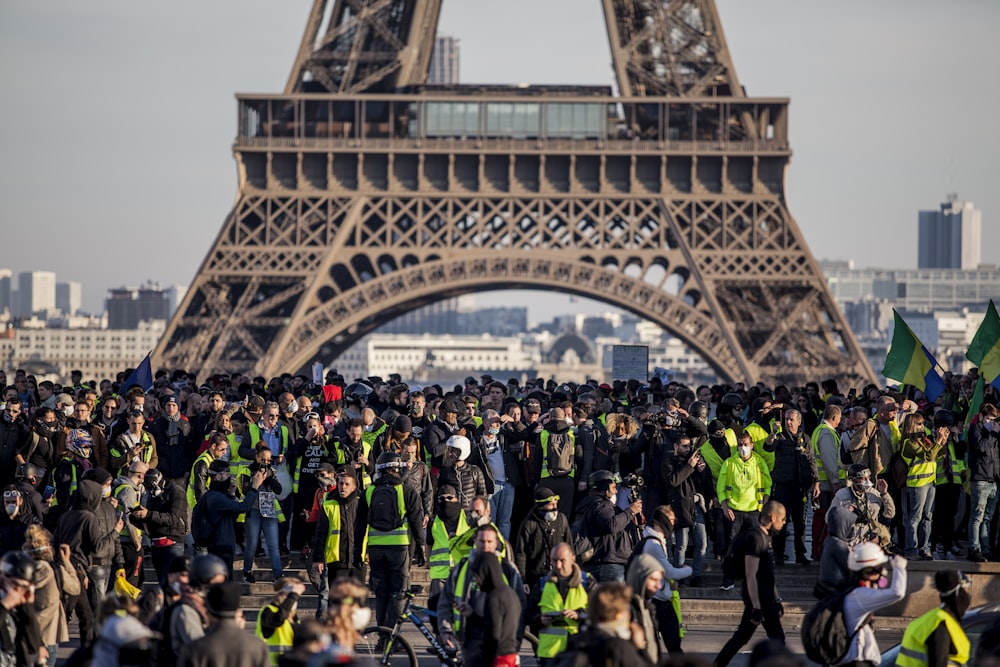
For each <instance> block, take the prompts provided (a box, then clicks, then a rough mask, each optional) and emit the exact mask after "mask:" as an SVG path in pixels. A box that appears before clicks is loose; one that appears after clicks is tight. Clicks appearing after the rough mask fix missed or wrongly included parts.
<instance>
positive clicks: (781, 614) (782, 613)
mask: <svg viewBox="0 0 1000 667" xmlns="http://www.w3.org/2000/svg"><path fill="white" fill-rule="evenodd" d="M774 609H775V611H777V612H778V618H784V617H785V605H783V604H781V602H775V603H774Z"/></svg>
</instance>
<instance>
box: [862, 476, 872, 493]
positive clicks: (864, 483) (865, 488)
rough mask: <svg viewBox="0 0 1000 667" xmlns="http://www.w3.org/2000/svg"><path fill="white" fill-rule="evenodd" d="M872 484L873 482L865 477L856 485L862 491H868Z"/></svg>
mask: <svg viewBox="0 0 1000 667" xmlns="http://www.w3.org/2000/svg"><path fill="white" fill-rule="evenodd" d="M872 486H873V484H872V481H871V480H870V479H865V480H862V481H861V482H859V483H858V487H859V488H860V489H861V490H862V491H868V490H870V489H871V488H872Z"/></svg>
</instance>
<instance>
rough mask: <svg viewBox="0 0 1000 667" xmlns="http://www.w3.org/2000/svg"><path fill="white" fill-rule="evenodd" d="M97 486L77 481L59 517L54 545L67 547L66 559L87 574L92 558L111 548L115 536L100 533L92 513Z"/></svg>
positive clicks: (97, 496)
mask: <svg viewBox="0 0 1000 667" xmlns="http://www.w3.org/2000/svg"><path fill="white" fill-rule="evenodd" d="M101 491H102V489H101V485H100V484H98V483H97V482H95V481H93V480H89V479H83V480H80V483H79V484H78V485H77V489H76V495H75V496H73V501H72V505H71V507H70V509H69V510H68V511H67V512H66V513H65V514H63V515H62V516H61V517H59V523H58V524H57V525H56V530H55V541H56V543H57V544H68V545H69V548H70V559H71V560H72V561H73V564H74V565H76V566H77V567H79V568H83V570H84V571H88V570H90V567H91V565H92V558H93V556H94V554H97V553H100V552H102V551H105V552H106V551H107V550H108V549H109V547H110V548H111V549H113V548H114V543H115V542H117V541H118V532H117V531H115V530H114V529H113V527H112V530H111V532H107V531H106V530H102V529H101V525H100V522H99V521H98V519H97V515H96V510H97V508H98V506H99V505H100V503H101V497H102V492H101Z"/></svg>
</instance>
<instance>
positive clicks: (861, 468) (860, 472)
mask: <svg viewBox="0 0 1000 667" xmlns="http://www.w3.org/2000/svg"><path fill="white" fill-rule="evenodd" d="M869 475H871V472H869V470H868V466H866V465H865V464H864V463H852V464H851V466H850V467H849V468H848V469H847V479H861V478H862V477H866V476H869Z"/></svg>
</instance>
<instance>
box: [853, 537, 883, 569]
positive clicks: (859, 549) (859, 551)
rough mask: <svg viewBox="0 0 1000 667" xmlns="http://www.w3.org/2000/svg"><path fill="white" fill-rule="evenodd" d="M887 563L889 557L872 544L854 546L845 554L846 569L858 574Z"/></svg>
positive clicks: (863, 543) (862, 543) (864, 543)
mask: <svg viewBox="0 0 1000 667" xmlns="http://www.w3.org/2000/svg"><path fill="white" fill-rule="evenodd" d="M888 562H889V557H888V556H886V555H885V552H884V551H883V550H882V547H880V546H879V545H877V544H875V543H874V542H861V543H859V544H855V545H854V548H853V549H851V551H850V553H848V554H847V569H848V570H850V571H851V572H860V571H861V570H864V569H865V568H869V567H882V566H883V565H885V564H886V563H888Z"/></svg>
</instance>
